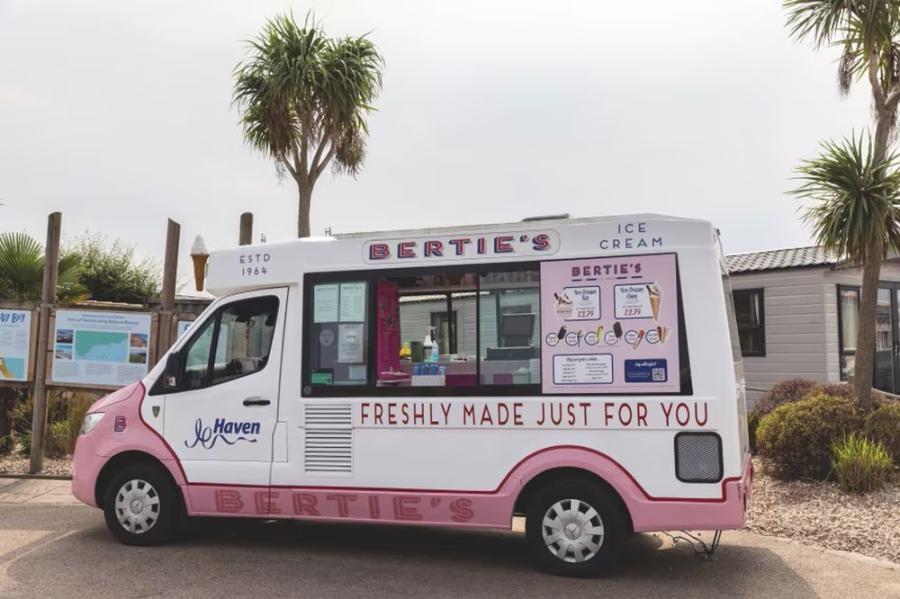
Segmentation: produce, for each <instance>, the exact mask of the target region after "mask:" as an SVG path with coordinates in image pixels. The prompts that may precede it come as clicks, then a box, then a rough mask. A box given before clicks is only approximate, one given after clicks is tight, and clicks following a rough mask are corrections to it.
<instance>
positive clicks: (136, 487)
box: [116, 479, 159, 535]
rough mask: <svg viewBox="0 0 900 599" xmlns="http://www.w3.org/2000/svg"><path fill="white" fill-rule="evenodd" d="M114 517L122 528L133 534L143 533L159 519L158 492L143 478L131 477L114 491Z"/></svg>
mask: <svg viewBox="0 0 900 599" xmlns="http://www.w3.org/2000/svg"><path fill="white" fill-rule="evenodd" d="M116 518H117V519H118V520H119V524H121V525H122V528H124V529H125V530H127V531H128V532H130V533H133V534H137V535H139V534H143V533H145V532H147V531H148V530H150V529H151V528H153V525H154V524H156V521H157V520H158V519H159V494H158V493H157V492H156V489H154V488H153V485H151V484H150V483H148V482H147V481H145V480H141V479H133V480H130V481H128V482H126V483H125V484H123V485H122V486H121V487H119V491H118V492H117V493H116Z"/></svg>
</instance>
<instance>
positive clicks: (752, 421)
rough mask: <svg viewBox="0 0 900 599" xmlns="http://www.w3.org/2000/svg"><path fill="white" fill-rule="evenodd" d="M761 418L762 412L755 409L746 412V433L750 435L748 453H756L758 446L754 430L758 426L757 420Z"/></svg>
mask: <svg viewBox="0 0 900 599" xmlns="http://www.w3.org/2000/svg"><path fill="white" fill-rule="evenodd" d="M761 418H762V414H760V413H759V412H757V411H756V410H753V411H751V412H750V413H749V414H747V433H748V435H749V436H750V439H749V441H750V453H753V454H755V453H757V451H759V448H758V447H757V443H756V431H757V429H758V428H759V421H760V419H761Z"/></svg>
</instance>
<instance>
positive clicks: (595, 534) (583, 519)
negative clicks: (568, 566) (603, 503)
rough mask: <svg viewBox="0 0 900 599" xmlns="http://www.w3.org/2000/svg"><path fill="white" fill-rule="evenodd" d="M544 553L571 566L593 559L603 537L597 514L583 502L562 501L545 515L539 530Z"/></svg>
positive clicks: (601, 543) (601, 522)
mask: <svg viewBox="0 0 900 599" xmlns="http://www.w3.org/2000/svg"><path fill="white" fill-rule="evenodd" d="M541 532H542V535H543V538H544V544H546V545H547V550H548V551H550V553H552V554H553V555H555V556H556V557H557V558H559V559H561V560H563V561H565V562H570V563H578V562H584V561H587V560H589V559H591V558H592V557H594V556H595V555H596V554H597V552H598V551H600V547H601V546H602V545H603V537H604V534H605V531H604V528H603V520H602V519H601V518H600V514H599V513H597V510H595V509H594V508H593V506H591V505H590V504H589V503H587V502H586V501H582V500H580V499H561V500H560V501H557V502H556V503H554V504H553V505H552V506H550V509H548V510H547V511H546V513H545V514H544V521H543V523H542V526H541Z"/></svg>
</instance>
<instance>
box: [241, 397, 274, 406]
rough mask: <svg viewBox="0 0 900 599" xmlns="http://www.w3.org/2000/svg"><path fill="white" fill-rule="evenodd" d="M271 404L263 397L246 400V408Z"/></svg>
mask: <svg viewBox="0 0 900 599" xmlns="http://www.w3.org/2000/svg"><path fill="white" fill-rule="evenodd" d="M270 403H272V402H270V401H269V400H268V399H263V398H262V397H248V398H247V399H245V400H244V405H245V406H267V405H269V404H270Z"/></svg>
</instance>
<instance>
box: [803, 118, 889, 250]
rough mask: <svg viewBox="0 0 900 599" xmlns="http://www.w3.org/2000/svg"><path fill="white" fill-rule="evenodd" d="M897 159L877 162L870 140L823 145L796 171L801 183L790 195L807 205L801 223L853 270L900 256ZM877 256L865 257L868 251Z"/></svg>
mask: <svg viewBox="0 0 900 599" xmlns="http://www.w3.org/2000/svg"><path fill="white" fill-rule="evenodd" d="M897 160H898V159H897V155H896V154H891V155H888V156H886V157H885V158H883V159H881V160H878V159H877V158H876V153H875V148H874V144H873V143H872V139H871V136H870V135H868V134H865V135H864V134H860V135H859V136H858V137H857V136H855V135H851V136H850V137H848V138H844V139H843V140H841V141H840V142H834V141H826V142H824V143H823V144H822V153H821V154H820V155H819V156H818V157H817V158H814V159H812V160H807V161H805V162H803V163H802V164H801V166H800V167H799V168H798V169H797V172H798V174H799V177H798V179H800V180H801V181H803V184H802V185H801V186H800V187H798V188H796V189H794V190H793V191H792V192H791V193H792V194H794V195H795V196H798V197H800V198H802V199H806V200H810V201H811V204H810V205H809V207H808V208H807V209H806V212H805V214H804V221H805V222H807V223H808V224H810V225H811V226H812V228H813V234H814V237H815V239H816V242H817V243H819V244H820V245H822V246H824V247H825V248H826V249H828V250H829V251H831V252H833V253H834V254H836V255H838V256H841V257H846V258H848V259H850V260H852V261H853V262H855V263H856V264H857V265H862V264H865V263H866V262H868V261H869V260H870V259H871V260H881V259H882V258H883V257H884V256H885V255H887V254H888V253H890V252H897V251H900V172H898V171H897ZM872 247H880V248H881V249H880V254H881V255H877V256H870V255H869V253H870V251H871V250H870V248H872Z"/></svg>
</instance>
